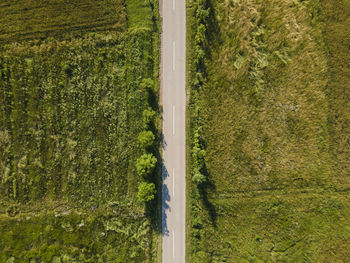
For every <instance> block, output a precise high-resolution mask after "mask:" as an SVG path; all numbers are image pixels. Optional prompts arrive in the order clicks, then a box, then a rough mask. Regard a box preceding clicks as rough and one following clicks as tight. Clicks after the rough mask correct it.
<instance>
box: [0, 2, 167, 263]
mask: <svg viewBox="0 0 350 263" xmlns="http://www.w3.org/2000/svg"><path fill="white" fill-rule="evenodd" d="M0 13H1V14H2V15H1V17H0V235H1V238H0V261H1V262H56V263H57V262H154V261H155V260H156V254H157V231H158V225H157V222H158V219H157V216H158V214H157V212H155V211H157V209H158V203H159V200H158V196H159V195H158V194H157V189H158V188H159V169H160V168H159V167H160V165H159V163H158V160H159V131H158V123H159V109H158V106H157V105H158V101H157V97H158V60H159V57H158V53H159V50H158V46H159V43H158V42H159V40H158V32H159V22H158V21H159V17H158V2H157V0H151V1H137V0H108V1H107V0H103V1H85V0H78V1H65V0H53V1H44V2H43V1H36V0H31V1H24V0H19V1H3V2H2V3H1V4H0Z"/></svg>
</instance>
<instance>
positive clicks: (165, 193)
mask: <svg viewBox="0 0 350 263" xmlns="http://www.w3.org/2000/svg"><path fill="white" fill-rule="evenodd" d="M168 176H169V173H168V170H167V169H166V167H165V165H164V161H163V164H162V236H169V229H168V225H167V215H166V211H167V210H169V211H171V209H170V206H169V202H170V195H169V189H168V187H167V186H166V185H165V184H164V180H165V179H166V178H167V177H168Z"/></svg>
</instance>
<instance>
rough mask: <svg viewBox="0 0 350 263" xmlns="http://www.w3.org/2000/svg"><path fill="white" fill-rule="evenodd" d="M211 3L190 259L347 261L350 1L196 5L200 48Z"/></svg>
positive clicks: (199, 101)
mask: <svg viewBox="0 0 350 263" xmlns="http://www.w3.org/2000/svg"><path fill="white" fill-rule="evenodd" d="M203 2H204V3H206V5H207V7H209V8H210V14H209V18H208V20H207V21H208V23H207V26H206V33H205V37H206V42H205V43H204V47H205V58H204V66H203V67H202V68H200V70H201V71H202V72H203V73H202V75H203V76H204V81H203V84H201V85H200V87H199V89H198V94H197V93H196V92H197V91H194V90H197V88H195V87H192V90H191V92H192V94H193V93H194V94H195V96H192V99H191V106H190V110H191V123H192V126H196V125H198V123H200V125H201V127H202V135H201V140H202V141H203V142H202V144H203V145H204V148H205V150H206V156H205V167H204V169H202V171H203V173H204V174H205V175H206V177H207V180H208V181H207V182H206V183H205V184H202V185H201V186H200V187H199V188H197V186H196V185H195V184H193V183H191V182H189V184H191V190H190V192H189V197H190V198H191V200H190V207H191V220H190V221H191V225H192V228H191V233H190V235H189V237H190V240H191V242H190V244H191V248H190V249H189V254H190V255H189V258H190V259H191V262H201V263H202V262H348V261H349V260H350V252H349V251H350V245H349V244H350V242H349V241H350V221H349V220H348V218H349V216H350V209H349V204H350V202H349V197H350V194H349V189H350V188H349V186H350V180H349V176H348V175H349V169H350V160H349V156H350V155H349V154H350V140H349V136H350V135H349V134H350V133H349V127H350V126H349V116H350V114H349V101H350V95H349V83H350V38H349V36H350V30H349V29H350V3H349V1H342V0H324V1H318V0H307V1H291V0H283V1H274V0H269V1H255V0H252V1H250V0H238V1H234V0H228V1H223V0H220V1H210V0H209V1H189V2H188V8H189V22H190V23H191V31H192V35H191V36H192V38H191V36H190V42H191V43H192V44H193V43H194V42H195V41H196V40H195V39H194V35H195V33H196V32H198V30H196V26H197V24H196V22H195V21H196V19H195V18H194V17H195V16H196V14H198V12H197V11H196V10H197V9H198V7H197V6H198V3H200V4H201V3H203ZM197 17H198V15H197ZM197 34H198V33H197ZM193 46H194V44H193ZM194 53H195V51H193V54H192V60H193V57H194ZM194 71H195V70H194V68H193V64H192V65H191V66H190V72H192V73H190V74H192V75H191V77H192V78H194V73H193V72H194ZM198 111H199V112H200V113H199V117H198V116H197V115H196V114H197V112H198ZM198 120H200V121H198ZM192 126H191V127H192Z"/></svg>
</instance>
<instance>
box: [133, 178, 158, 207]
mask: <svg viewBox="0 0 350 263" xmlns="http://www.w3.org/2000/svg"><path fill="white" fill-rule="evenodd" d="M155 192H156V188H155V185H154V183H146V182H143V183H141V184H140V185H139V192H138V193H137V197H138V198H139V200H140V201H142V202H149V201H152V200H153V199H154V195H155Z"/></svg>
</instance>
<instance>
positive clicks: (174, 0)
mask: <svg viewBox="0 0 350 263" xmlns="http://www.w3.org/2000/svg"><path fill="white" fill-rule="evenodd" d="M173 9H175V0H173Z"/></svg>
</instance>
